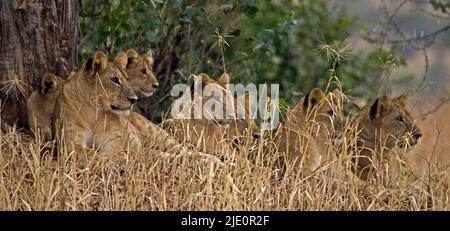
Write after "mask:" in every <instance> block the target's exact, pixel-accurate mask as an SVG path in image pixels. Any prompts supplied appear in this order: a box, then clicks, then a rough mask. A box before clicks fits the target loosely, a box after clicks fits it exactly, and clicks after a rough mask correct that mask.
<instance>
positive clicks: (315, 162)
mask: <svg viewBox="0 0 450 231" xmlns="http://www.w3.org/2000/svg"><path fill="white" fill-rule="evenodd" d="M344 125H345V117H344V115H343V113H342V93H341V92H340V91H338V90H335V91H333V92H330V93H327V94H325V93H324V92H322V90H320V89H319V88H314V89H312V90H311V91H310V92H309V93H308V94H307V95H306V96H305V97H303V98H302V99H300V101H299V102H298V103H297V104H296V105H295V106H294V107H293V108H292V109H290V110H289V111H288V113H287V118H286V120H285V121H283V123H282V124H281V125H280V126H279V128H278V130H277V133H276V134H275V139H274V140H275V144H276V145H277V147H278V151H279V152H280V153H281V156H280V158H279V164H280V167H281V168H282V169H286V168H287V167H289V166H294V170H295V171H298V170H300V169H304V170H307V171H311V172H312V171H314V170H316V169H317V168H318V167H319V166H320V164H321V163H322V162H324V161H326V160H327V159H328V158H331V157H329V156H327V154H328V153H327V150H326V148H327V147H330V146H331V145H329V144H328V143H329V141H330V140H331V141H338V140H339V139H340V137H341V136H342V131H343V127H344ZM335 143H336V142H335Z"/></svg>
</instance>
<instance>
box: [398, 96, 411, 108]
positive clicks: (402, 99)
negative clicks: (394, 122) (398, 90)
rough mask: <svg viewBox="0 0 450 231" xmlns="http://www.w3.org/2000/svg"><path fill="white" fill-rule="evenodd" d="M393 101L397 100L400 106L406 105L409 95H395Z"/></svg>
mask: <svg viewBox="0 0 450 231" xmlns="http://www.w3.org/2000/svg"><path fill="white" fill-rule="evenodd" d="M395 101H397V102H399V103H400V104H401V105H402V106H404V107H407V106H408V101H409V95H408V94H407V93H404V94H403V95H401V96H399V97H397V98H396V99H395Z"/></svg>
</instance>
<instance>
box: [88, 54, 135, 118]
mask: <svg viewBox="0 0 450 231" xmlns="http://www.w3.org/2000/svg"><path fill="white" fill-rule="evenodd" d="M83 75H84V76H83V78H84V82H85V84H84V85H85V86H86V88H88V89H86V90H84V91H86V92H87V94H89V95H88V97H89V101H91V103H93V102H95V103H94V104H96V107H97V108H99V107H101V108H102V109H103V110H105V111H109V112H112V113H115V114H117V115H120V116H128V115H129V114H130V111H131V108H132V106H133V105H134V104H135V103H136V102H137V96H136V93H135V92H134V91H133V89H132V88H131V86H130V85H129V83H128V81H127V77H128V76H127V74H126V73H125V72H124V71H123V70H122V69H121V68H120V67H118V66H117V65H116V64H114V63H112V62H108V58H107V57H106V55H105V54H104V53H103V52H100V51H99V52H96V53H95V55H94V57H93V58H90V59H89V60H88V61H87V62H86V63H85V65H84V70H83Z"/></svg>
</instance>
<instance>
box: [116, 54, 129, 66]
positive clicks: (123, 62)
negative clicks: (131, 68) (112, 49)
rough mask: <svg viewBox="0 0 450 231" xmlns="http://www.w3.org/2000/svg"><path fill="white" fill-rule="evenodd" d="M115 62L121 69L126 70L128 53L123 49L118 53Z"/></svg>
mask: <svg viewBox="0 0 450 231" xmlns="http://www.w3.org/2000/svg"><path fill="white" fill-rule="evenodd" d="M114 64H115V65H116V66H118V67H119V68H120V69H122V70H125V69H126V68H127V64H128V56H127V54H125V52H123V51H120V52H119V53H117V55H116V57H115V58H114Z"/></svg>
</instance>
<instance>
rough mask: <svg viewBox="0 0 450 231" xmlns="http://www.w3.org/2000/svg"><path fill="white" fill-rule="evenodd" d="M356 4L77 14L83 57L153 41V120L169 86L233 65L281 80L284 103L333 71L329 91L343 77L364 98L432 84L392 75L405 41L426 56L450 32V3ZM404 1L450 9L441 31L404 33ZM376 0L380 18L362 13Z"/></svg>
mask: <svg viewBox="0 0 450 231" xmlns="http://www.w3.org/2000/svg"><path fill="white" fill-rule="evenodd" d="M356 2H358V3H355V1H325V0H314V1H296V0H291V1H283V0H278V1H263V0H258V1H257V0H241V1H236V0H228V1H227V0H209V1H207V0H199V1H194V0H186V1H182V0H167V1H163V0H122V1H120V0H86V1H83V7H82V10H81V13H80V31H81V39H80V42H79V44H78V48H79V58H78V62H79V63H81V62H82V61H83V60H85V59H86V58H87V57H89V56H90V55H92V53H94V51H95V50H104V51H106V52H107V53H108V54H110V56H111V57H113V56H114V55H115V54H116V53H117V52H118V51H122V50H127V49H130V48H134V49H137V50H138V51H139V52H141V53H144V52H145V51H147V50H149V49H152V50H153V52H154V56H155V63H154V70H155V72H156V74H157V76H158V80H159V82H160V87H159V89H158V91H157V93H156V94H155V96H153V97H151V98H149V99H148V100H146V101H145V102H144V103H142V104H141V105H139V108H140V109H141V110H142V111H143V112H144V113H145V115H146V116H147V117H148V118H150V119H152V120H153V121H160V119H161V112H162V110H164V109H168V108H169V106H170V103H171V100H173V99H171V97H170V96H169V94H170V89H171V87H172V86H173V85H174V84H176V83H180V82H186V81H187V77H188V76H189V75H190V74H198V73H201V72H205V73H208V74H209V75H211V76H213V77H215V78H217V77H218V76H220V74H221V73H223V72H224V71H226V72H228V73H229V74H230V76H231V78H232V79H231V81H232V82H233V83H278V84H280V90H281V92H280V97H281V98H282V100H281V102H282V105H292V104H293V103H294V102H295V101H296V100H297V99H298V98H299V97H300V96H301V95H303V94H305V92H306V91H308V90H310V89H311V88H313V87H320V88H322V89H325V88H326V87H327V86H328V83H329V79H330V76H337V78H338V79H339V84H335V85H334V86H333V84H332V86H331V89H333V88H335V87H336V86H337V85H339V86H340V87H342V89H343V90H344V92H345V93H347V94H349V95H351V96H355V97H362V98H364V99H367V100H370V99H372V98H374V97H375V96H377V95H379V94H383V93H388V94H390V93H392V86H395V84H398V85H406V84H408V83H409V82H411V80H414V79H415V78H422V80H423V81H418V82H419V83H417V84H416V85H417V86H419V87H418V88H425V87H427V86H428V83H429V81H428V78H426V77H427V76H428V71H426V72H425V74H423V73H412V74H411V73H407V72H402V73H396V76H395V78H393V79H391V74H392V71H393V69H397V68H398V67H402V66H404V67H406V65H407V56H405V54H404V53H405V47H411V49H413V50H417V51H420V52H421V53H420V54H424V56H425V57H426V56H427V53H426V51H427V50H426V49H428V47H429V46H426V45H427V43H426V42H427V41H431V40H433V41H431V42H434V39H435V38H436V37H437V35H439V34H442V33H446V32H448V30H447V29H448V26H447V27H446V26H445V22H446V23H447V24H448V22H449V20H448V18H449V17H450V4H448V3H445V2H443V1H436V0H431V1H412V0H409V1H408V0H407V1H392V2H395V4H394V5H393V8H392V7H391V8H392V9H390V8H389V7H390V6H389V4H391V2H389V3H386V2H384V1H378V0H377V1H356ZM361 2H365V3H361ZM374 2H376V4H374ZM407 3H408V4H413V5H416V6H418V8H420V9H426V10H427V12H431V13H433V14H435V15H431V16H430V17H434V18H436V15H438V16H443V17H447V18H444V19H442V20H443V21H444V23H443V28H441V29H443V30H442V31H440V32H439V33H436V37H433V36H427V35H428V34H426V33H425V34H423V32H422V34H420V33H419V36H417V35H413V36H403V37H402V36H401V35H402V34H401V30H400V29H399V30H397V31H396V27H398V25H397V24H394V22H395V20H394V17H396V16H397V14H398V12H399V10H400V9H401V8H403V7H405V5H407ZM362 5H364V6H365V7H361V6H362ZM355 6H356V8H355ZM370 6H373V7H375V9H374V10H373V12H376V13H377V14H376V15H377V17H376V18H375V20H372V21H368V20H362V21H361V20H360V18H361V17H360V16H359V17H358V14H357V13H361V12H363V13H364V11H362V9H366V10H367V9H368V8H370ZM397 7H398V8H399V9H397ZM348 8H350V9H352V10H351V11H348V10H347V9H348ZM366 13H367V12H366ZM363 18H364V17H363ZM355 34H356V35H358V36H356V37H355ZM393 34H395V35H397V37H398V38H396V37H395V36H393ZM399 36H400V37H399ZM446 36H447V38H448V37H449V36H448V33H447V35H446ZM219 38H223V39H225V40H226V43H223V42H220V41H219V40H220V39H219ZM359 40H363V41H364V44H365V45H364V46H362V48H363V49H354V47H353V43H354V42H355V41H356V42H357V41H359ZM420 41H422V43H421V45H417V44H416V43H417V42H420ZM447 41H448V40H447ZM413 42H414V43H413ZM357 44H360V43H357ZM444 45H445V44H444ZM446 45H447V47H446V48H448V44H446ZM441 46H442V44H441ZM359 48H361V46H360V47H359ZM222 50H223V52H222ZM333 51H337V53H333ZM222 53H223V56H224V60H225V65H223V61H222ZM338 54H339V55H340V56H339V60H336V56H337V55H338ZM330 57H331V59H330ZM333 57H334V58H333ZM428 63H429V60H426V65H428ZM422 65H425V64H422ZM426 69H427V70H428V69H429V67H426ZM416 75H417V76H416ZM422 75H424V76H422ZM447 76H448V72H447ZM415 82H417V81H415ZM422 82H423V83H422ZM416 85H414V86H416Z"/></svg>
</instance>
